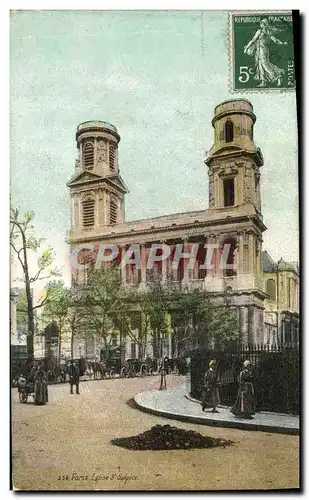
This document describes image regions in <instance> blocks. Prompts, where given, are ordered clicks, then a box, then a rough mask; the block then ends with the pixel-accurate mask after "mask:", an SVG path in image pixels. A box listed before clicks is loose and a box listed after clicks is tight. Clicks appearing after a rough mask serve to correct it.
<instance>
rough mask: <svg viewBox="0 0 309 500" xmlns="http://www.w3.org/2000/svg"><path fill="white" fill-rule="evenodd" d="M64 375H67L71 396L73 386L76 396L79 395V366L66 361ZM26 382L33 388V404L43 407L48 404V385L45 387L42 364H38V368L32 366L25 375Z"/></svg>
mask: <svg viewBox="0 0 309 500" xmlns="http://www.w3.org/2000/svg"><path fill="white" fill-rule="evenodd" d="M66 373H68V375H69V384H70V393H71V394H73V393H74V391H73V389H74V386H75V388H76V394H79V376H80V370H79V364H78V362H76V361H74V360H70V361H68V364H67V366H66ZM26 378H27V382H28V384H30V385H33V387H34V391H33V394H34V403H35V404H39V405H44V404H46V403H48V385H47V373H46V371H45V368H44V364H43V363H40V364H39V365H38V366H35V365H33V366H32V367H31V368H30V369H29V371H28V375H27V377H26Z"/></svg>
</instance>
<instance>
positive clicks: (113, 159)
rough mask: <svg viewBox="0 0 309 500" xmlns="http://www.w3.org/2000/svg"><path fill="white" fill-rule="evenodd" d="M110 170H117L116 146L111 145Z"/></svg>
mask: <svg viewBox="0 0 309 500" xmlns="http://www.w3.org/2000/svg"><path fill="white" fill-rule="evenodd" d="M109 168H110V169H111V170H113V171H114V170H115V146H114V144H110V145H109Z"/></svg>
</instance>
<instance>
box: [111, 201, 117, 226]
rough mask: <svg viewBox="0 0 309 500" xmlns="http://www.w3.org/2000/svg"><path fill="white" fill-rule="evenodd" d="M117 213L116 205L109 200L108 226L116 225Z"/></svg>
mask: <svg viewBox="0 0 309 500" xmlns="http://www.w3.org/2000/svg"><path fill="white" fill-rule="evenodd" d="M117 212H118V207H117V204H116V203H115V202H114V201H113V200H111V202H110V206H109V223H110V224H117V219H118V217H117Z"/></svg>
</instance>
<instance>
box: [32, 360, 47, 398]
mask: <svg viewBox="0 0 309 500" xmlns="http://www.w3.org/2000/svg"><path fill="white" fill-rule="evenodd" d="M34 402H35V404H36V405H45V404H46V403H47V402H48V389H47V382H46V375H45V371H44V370H43V368H42V367H39V368H38V370H37V372H36V374H35V376H34Z"/></svg>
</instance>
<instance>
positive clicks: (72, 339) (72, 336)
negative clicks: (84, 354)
mask: <svg viewBox="0 0 309 500" xmlns="http://www.w3.org/2000/svg"><path fill="white" fill-rule="evenodd" d="M74 333H75V332H74V330H73V329H72V332H71V359H73V356H74Z"/></svg>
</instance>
